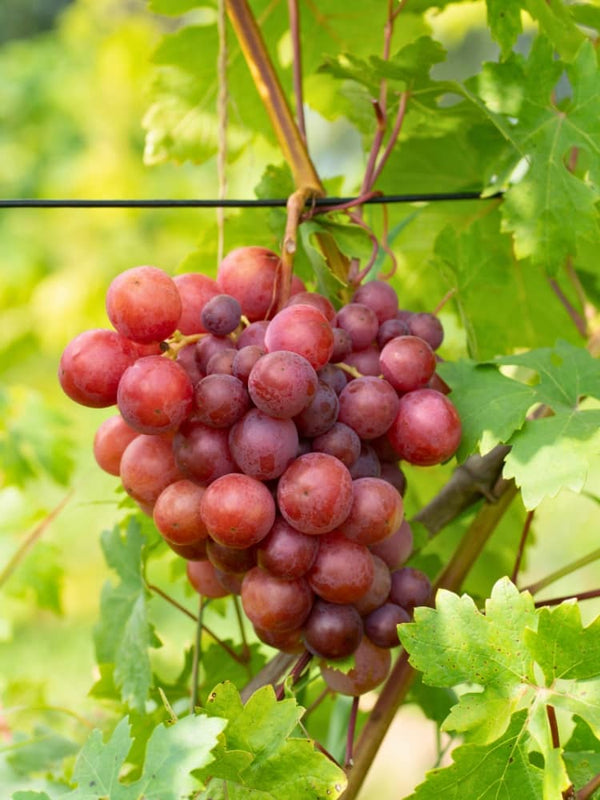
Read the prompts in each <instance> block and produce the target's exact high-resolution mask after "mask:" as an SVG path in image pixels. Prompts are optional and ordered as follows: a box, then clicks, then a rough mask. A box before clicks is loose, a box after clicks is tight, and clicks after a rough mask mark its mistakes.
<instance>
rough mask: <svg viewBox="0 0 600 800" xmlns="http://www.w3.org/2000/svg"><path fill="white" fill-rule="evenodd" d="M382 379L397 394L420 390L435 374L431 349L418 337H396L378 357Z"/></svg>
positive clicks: (434, 363)
mask: <svg viewBox="0 0 600 800" xmlns="http://www.w3.org/2000/svg"><path fill="white" fill-rule="evenodd" d="M379 363H380V365H381V371H382V373H383V377H384V378H385V379H386V380H387V381H389V382H390V383H391V384H392V386H393V387H394V389H396V391H398V392H412V391H414V390H415V389H421V388H423V387H424V386H425V385H426V384H427V381H428V380H429V379H430V378H431V376H432V375H433V373H434V372H435V366H436V360H435V354H434V352H433V350H432V349H431V347H430V346H429V345H428V344H427V342H425V341H424V340H423V339H419V337H418V336H398V337H397V338H396V339H390V341H389V342H388V343H387V344H386V345H385V346H384V348H383V350H382V351H381V355H380V356H379Z"/></svg>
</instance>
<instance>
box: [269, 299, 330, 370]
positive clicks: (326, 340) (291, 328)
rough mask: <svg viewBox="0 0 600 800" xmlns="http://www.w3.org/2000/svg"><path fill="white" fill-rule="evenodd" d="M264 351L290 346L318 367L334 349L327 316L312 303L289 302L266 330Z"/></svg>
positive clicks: (327, 358) (283, 348)
mask: <svg viewBox="0 0 600 800" xmlns="http://www.w3.org/2000/svg"><path fill="white" fill-rule="evenodd" d="M265 348H266V350H267V353H273V352H275V351H277V350H290V351H291V352H293V353H298V355H301V356H303V357H304V358H305V359H306V360H307V361H308V362H309V363H310V364H311V366H312V367H313V368H314V369H316V370H317V369H321V367H324V366H325V364H327V362H328V361H329V359H330V357H331V354H332V353H333V332H332V329H331V325H330V324H329V322H328V320H327V318H326V317H325V316H324V315H323V314H322V313H321V312H320V311H319V310H318V309H316V308H315V307H314V306H307V305H303V304H300V305H295V306H288V308H284V309H282V310H281V311H280V312H279V313H278V314H276V315H275V316H274V317H273V319H272V320H271V322H270V323H269V327H268V328H267V332H266V334H265Z"/></svg>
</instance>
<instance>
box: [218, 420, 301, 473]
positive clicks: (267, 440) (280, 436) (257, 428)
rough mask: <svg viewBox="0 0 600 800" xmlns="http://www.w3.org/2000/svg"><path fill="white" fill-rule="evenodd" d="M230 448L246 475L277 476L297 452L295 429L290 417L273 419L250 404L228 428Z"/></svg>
mask: <svg viewBox="0 0 600 800" xmlns="http://www.w3.org/2000/svg"><path fill="white" fill-rule="evenodd" d="M229 449H230V450H231V455H232V456H233V458H234V460H235V462H236V464H237V465H238V466H239V467H240V469H241V470H242V472H244V473H245V474H246V475H251V476H252V477H253V478H257V479H258V480H261V481H267V480H271V479H273V478H278V477H279V476H280V475H281V474H282V473H283V472H284V471H285V469H286V467H287V466H288V464H290V462H291V461H293V460H294V458H295V457H296V453H297V452H298V431H297V430H296V426H295V425H294V423H293V422H292V421H291V420H289V419H275V418H274V417H269V416H268V415H267V414H264V413H263V412H262V411H260V410H259V409H258V408H252V409H250V411H248V413H247V414H245V416H244V417H242V419H240V420H239V422H236V424H235V425H234V426H233V427H232V428H231V430H230V432H229Z"/></svg>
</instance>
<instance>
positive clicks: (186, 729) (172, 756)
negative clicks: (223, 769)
mask: <svg viewBox="0 0 600 800" xmlns="http://www.w3.org/2000/svg"><path fill="white" fill-rule="evenodd" d="M226 724H227V722H226V720H223V719H218V718H216V717H214V718H211V719H209V718H208V717H206V716H204V715H199V716H189V717H184V718H183V719H181V720H179V721H178V722H176V723H175V724H173V725H171V726H169V727H166V726H165V725H159V726H158V727H157V728H155V729H154V731H153V732H152V735H151V737H150V739H149V741H148V746H147V749H146V760H145V764H144V769H143V773H142V777H141V778H140V779H139V780H137V781H135V782H133V783H130V784H125V783H122V782H121V781H120V780H119V776H120V773H121V771H122V769H123V765H124V763H125V760H126V758H127V754H128V752H129V750H130V748H131V745H132V739H131V736H130V733H129V723H128V721H127V719H122V720H121V721H120V722H119V724H118V725H117V727H116V728H115V730H114V732H113V734H112V736H111V737H110V739H109V740H108V742H106V743H104V742H103V740H102V734H101V732H100V731H99V730H95V731H93V732H92V734H91V735H90V737H89V738H88V740H87V742H86V743H85V745H84V746H83V749H82V750H81V753H80V754H79V757H78V759H77V761H76V763H75V769H74V772H73V783H75V784H77V788H76V789H74V790H73V791H72V792H69V793H68V794H66V795H65V796H64V797H65V800H103V798H106V797H110V800H138V799H139V798H140V797H144V798H146V799H147V800H182V798H185V797H188V796H189V794H190V793H191V792H192V791H194V790H195V789H196V790H197V789H198V781H197V780H196V779H195V778H193V777H192V776H191V774H190V773H191V772H192V770H195V769H200V768H202V767H205V766H206V765H207V764H209V763H210V761H211V760H212V755H211V750H212V749H213V748H214V747H215V745H216V743H217V736H218V735H219V734H220V733H221V732H222V731H223V729H224V728H225V726H226Z"/></svg>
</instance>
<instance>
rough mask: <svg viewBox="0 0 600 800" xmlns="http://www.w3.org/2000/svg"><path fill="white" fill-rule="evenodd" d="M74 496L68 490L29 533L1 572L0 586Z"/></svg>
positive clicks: (0, 586)
mask: <svg viewBox="0 0 600 800" xmlns="http://www.w3.org/2000/svg"><path fill="white" fill-rule="evenodd" d="M71 497H73V492H72V491H70V492H68V493H67V494H66V495H65V496H64V497H63V499H62V500H61V501H60V503H59V504H58V505H57V506H55V508H53V509H52V511H51V512H50V513H49V514H47V515H46V516H45V517H44V519H43V520H41V522H39V523H38V524H37V525H36V526H35V528H34V529H33V530H32V531H31V533H29V534H28V535H27V536H26V537H25V539H24V540H23V541H22V542H21V544H20V546H19V547H18V548H17V550H16V551H15V553H14V554H13V556H12V558H11V559H9V561H8V564H6V566H5V567H4V569H3V570H2V572H0V588H2V586H4V584H5V583H7V581H8V579H9V578H10V577H11V575H12V574H13V572H14V571H15V570H16V568H17V567H18V566H19V564H20V563H21V561H23V559H24V558H25V556H26V555H27V553H28V552H29V551H30V550H31V548H32V547H33V546H34V544H35V543H36V542H37V541H38V539H39V538H40V537H41V536H42V534H43V533H44V532H45V531H46V530H47V529H48V527H49V526H50V524H51V523H52V522H54V520H55V519H56V517H58V515H59V514H60V512H61V511H62V510H63V508H64V507H65V506H66V504H67V503H68V502H69V500H70V499H71Z"/></svg>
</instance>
